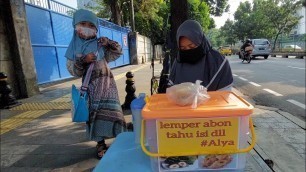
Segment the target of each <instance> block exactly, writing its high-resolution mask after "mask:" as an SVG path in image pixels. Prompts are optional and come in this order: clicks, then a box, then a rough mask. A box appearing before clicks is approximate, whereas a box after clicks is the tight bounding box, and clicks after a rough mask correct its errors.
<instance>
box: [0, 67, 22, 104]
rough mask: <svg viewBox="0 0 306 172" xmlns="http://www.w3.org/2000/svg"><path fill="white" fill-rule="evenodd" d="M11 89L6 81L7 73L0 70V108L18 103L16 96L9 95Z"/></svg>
mask: <svg viewBox="0 0 306 172" xmlns="http://www.w3.org/2000/svg"><path fill="white" fill-rule="evenodd" d="M11 92H12V89H11V87H10V86H9V84H8V83H7V75H6V74H5V73H3V72H0V109H4V108H10V106H12V105H16V104H19V103H18V102H17V101H16V98H15V97H14V96H13V95H11Z"/></svg>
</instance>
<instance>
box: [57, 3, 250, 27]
mask: <svg viewBox="0 0 306 172" xmlns="http://www.w3.org/2000/svg"><path fill="white" fill-rule="evenodd" d="M245 1H249V2H252V1H253V0H228V4H230V9H229V12H227V13H223V15H222V16H221V17H213V19H214V20H215V23H216V27H217V28H220V27H221V26H223V25H224V23H225V21H226V20H227V19H228V18H229V19H231V20H234V13H235V11H236V10H237V8H238V6H239V4H240V2H245ZM59 2H61V3H63V4H66V5H68V6H71V7H74V8H77V0H60V1H59Z"/></svg>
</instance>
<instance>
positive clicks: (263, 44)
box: [252, 39, 271, 59]
mask: <svg viewBox="0 0 306 172" xmlns="http://www.w3.org/2000/svg"><path fill="white" fill-rule="evenodd" d="M252 44H253V46H254V49H253V52H252V57H253V58H255V57H257V56H263V57H264V58H265V59H267V58H268V57H269V55H270V53H271V44H270V42H269V41H268V40H267V39H252Z"/></svg>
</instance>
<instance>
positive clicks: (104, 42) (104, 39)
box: [98, 37, 109, 47]
mask: <svg viewBox="0 0 306 172" xmlns="http://www.w3.org/2000/svg"><path fill="white" fill-rule="evenodd" d="M108 41H109V39H108V38H107V37H101V38H99V40H98V43H99V45H101V46H105V47H106V46H108V44H109V42H108Z"/></svg>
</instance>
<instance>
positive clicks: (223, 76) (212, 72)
mask: <svg viewBox="0 0 306 172" xmlns="http://www.w3.org/2000/svg"><path fill="white" fill-rule="evenodd" d="M182 36H184V37H187V38H188V39H189V40H191V41H192V42H193V43H194V44H195V45H196V46H202V51H203V54H204V55H203V58H202V59H200V60H199V61H198V62H197V63H195V64H189V63H180V62H179V59H180V57H179V53H178V55H177V59H175V61H174V63H173V67H172V69H171V73H170V81H169V85H176V84H180V83H183V82H192V83H195V81H196V80H201V81H203V82H202V83H201V84H202V85H203V86H205V87H207V86H208V88H207V89H208V91H216V90H219V89H223V88H226V87H229V86H231V84H232V82H233V76H232V71H231V68H230V65H229V62H228V60H227V59H225V57H224V56H222V55H221V54H220V53H219V52H218V51H216V50H214V49H212V47H211V45H210V43H209V41H208V40H207V38H206V37H205V35H204V33H203V31H202V27H201V25H200V24H199V23H198V22H197V21H194V20H186V21H185V22H184V23H182V24H181V25H180V27H179V28H178V30H177V34H176V40H177V46H178V48H179V39H180V37H182Z"/></svg>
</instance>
